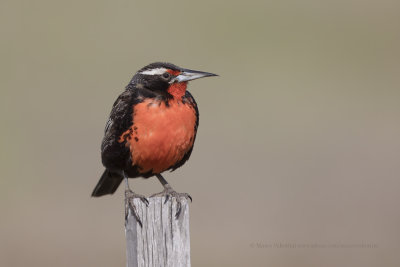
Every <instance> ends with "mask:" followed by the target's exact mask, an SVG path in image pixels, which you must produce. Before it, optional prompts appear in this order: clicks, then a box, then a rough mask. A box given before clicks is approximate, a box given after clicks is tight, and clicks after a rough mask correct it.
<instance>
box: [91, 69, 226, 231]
mask: <svg viewBox="0 0 400 267" xmlns="http://www.w3.org/2000/svg"><path fill="white" fill-rule="evenodd" d="M211 76H218V75H216V74H213V73H210V72H203V71H196V70H191V69H185V68H181V67H178V66H176V65H174V64H171V63H165V62H155V63H151V64H149V65H147V66H145V67H143V68H141V69H140V70H139V71H137V72H136V73H135V74H134V76H133V78H132V79H131V81H130V82H129V84H128V85H127V86H126V87H125V90H124V91H123V92H122V93H121V94H120V95H119V96H118V98H117V99H116V100H115V102H114V104H113V106H112V109H111V113H110V115H109V119H108V120H107V123H106V126H105V130H104V137H103V140H102V143H101V160H102V164H103V166H104V167H105V170H104V172H103V174H102V175H101V177H100V180H99V181H98V183H97V185H96V186H95V188H94V190H93V192H92V197H100V196H103V195H107V194H113V193H114V192H115V191H116V190H117V188H118V187H119V185H120V184H121V182H122V181H123V180H124V179H125V184H126V185H125V187H126V189H125V199H126V200H125V201H126V203H125V218H127V214H128V211H129V210H131V211H132V214H133V215H134V216H135V217H136V220H137V221H138V222H139V224H140V225H141V221H140V218H139V216H138V214H137V211H136V207H135V205H134V203H133V199H135V198H139V199H141V200H142V201H143V202H144V203H146V205H148V200H147V198H146V197H145V196H143V195H140V194H137V193H135V192H134V191H133V190H131V188H130V186H129V182H128V178H138V177H142V178H150V177H153V176H155V177H157V178H158V180H159V181H160V183H161V184H162V186H163V188H164V189H163V191H161V192H160V193H157V194H153V195H152V196H165V202H166V201H167V200H168V199H169V198H172V197H174V198H176V199H177V205H178V206H177V212H176V217H178V216H179V213H180V211H181V201H180V198H181V197H184V198H187V199H190V200H192V198H191V196H190V195H189V194H187V193H178V192H176V191H175V190H174V189H173V188H172V187H171V185H170V184H169V183H168V182H167V181H166V180H165V178H164V177H163V176H162V174H161V173H163V172H165V171H168V170H169V171H174V170H176V169H177V168H179V167H181V166H182V165H183V164H184V163H185V162H186V161H187V160H188V159H189V158H190V155H191V154H192V150H193V145H194V142H195V139H196V133H197V129H198V126H199V110H198V107H197V103H196V101H195V99H194V98H193V96H192V95H191V94H190V92H189V91H188V90H186V89H187V85H188V82H189V81H192V80H195V79H199V78H204V77H211Z"/></svg>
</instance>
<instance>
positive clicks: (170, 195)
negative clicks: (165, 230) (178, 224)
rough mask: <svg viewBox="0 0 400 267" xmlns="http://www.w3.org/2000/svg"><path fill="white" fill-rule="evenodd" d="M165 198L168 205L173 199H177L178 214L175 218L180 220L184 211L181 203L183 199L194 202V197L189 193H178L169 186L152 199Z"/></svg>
mask: <svg viewBox="0 0 400 267" xmlns="http://www.w3.org/2000/svg"><path fill="white" fill-rule="evenodd" d="M164 196H165V201H164V204H165V203H167V201H168V200H169V199H170V198H171V199H172V198H175V199H176V205H177V206H176V214H175V218H176V219H178V218H179V215H180V214H181V211H182V203H181V198H185V199H187V200H190V202H192V197H191V196H190V195H189V194H188V193H178V192H176V191H175V190H174V189H172V187H171V186H170V185H168V184H166V185H165V186H164V190H163V191H161V192H160V193H156V194H153V195H151V196H150V197H164Z"/></svg>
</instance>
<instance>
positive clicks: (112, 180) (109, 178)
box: [92, 169, 124, 197]
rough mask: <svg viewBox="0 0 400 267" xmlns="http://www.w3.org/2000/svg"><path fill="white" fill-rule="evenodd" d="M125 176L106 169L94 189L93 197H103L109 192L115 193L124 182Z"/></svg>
mask: <svg viewBox="0 0 400 267" xmlns="http://www.w3.org/2000/svg"><path fill="white" fill-rule="evenodd" d="M123 179H124V177H122V175H120V174H118V173H115V172H110V171H109V170H107V169H106V170H105V171H104V173H103V175H102V176H101V178H100V181H99V182H98V183H97V185H96V187H95V188H94V190H93V193H92V197H101V196H103V195H107V194H113V193H114V192H115V190H117V188H118V186H119V184H120V183H121V182H122V180H123Z"/></svg>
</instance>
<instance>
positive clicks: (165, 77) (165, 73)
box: [162, 72, 171, 79]
mask: <svg viewBox="0 0 400 267" xmlns="http://www.w3.org/2000/svg"><path fill="white" fill-rule="evenodd" d="M162 76H163V78H164V79H168V78H169V77H171V74H169V73H168V72H164V74H163V75H162Z"/></svg>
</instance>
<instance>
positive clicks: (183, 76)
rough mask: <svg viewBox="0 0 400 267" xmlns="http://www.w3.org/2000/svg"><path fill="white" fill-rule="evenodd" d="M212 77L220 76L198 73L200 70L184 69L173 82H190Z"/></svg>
mask: <svg viewBox="0 0 400 267" xmlns="http://www.w3.org/2000/svg"><path fill="white" fill-rule="evenodd" d="M211 76H218V75H217V74H214V73H210V72H204V71H198V70H189V69H182V72H181V73H180V74H179V75H178V76H176V77H175V79H173V80H172V81H171V82H178V83H180V82H188V81H192V80H196V79H200V78H204V77H211Z"/></svg>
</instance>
